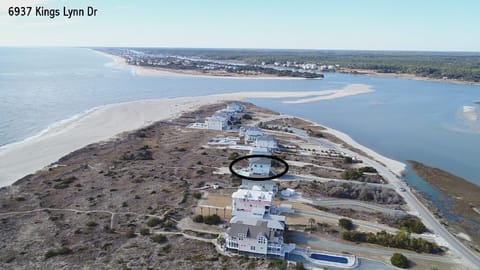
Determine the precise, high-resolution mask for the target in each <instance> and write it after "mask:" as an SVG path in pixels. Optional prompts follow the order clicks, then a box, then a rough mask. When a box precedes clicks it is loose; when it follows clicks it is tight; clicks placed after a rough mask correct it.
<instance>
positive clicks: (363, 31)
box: [0, 0, 480, 51]
mask: <svg viewBox="0 0 480 270" xmlns="http://www.w3.org/2000/svg"><path fill="white" fill-rule="evenodd" d="M22 1H23V2H26V3H29V4H28V5H33V6H39V5H41V6H44V7H46V8H63V6H67V7H70V8H80V7H81V8H84V7H86V6H89V5H90V6H94V7H95V8H97V9H98V10H99V11H98V15H97V17H77V18H74V19H66V18H64V17H58V18H55V19H50V18H48V17H32V16H31V17H28V18H27V17H10V16H8V14H7V13H6V10H7V8H8V6H10V5H11V4H12V3H17V4H16V5H19V4H18V3H21V2H22ZM479 11H480V1H475V0H471V1H467V0H463V1H462V0H457V1H430V0H423V1H410V0H405V1H393V0H391V1H387V0H383V1H380V0H362V1H360V0H330V1H320V0H316V1H315V0H295V1H293V0H292V1H281V0H277V1H273V0H256V1H253V0H243V1H227V0H203V1H201V0H175V1H173V0H172V1H162V0H159V1H158V0H157V1H155V0H143V1H142V0H138V1H131V0H2V2H1V4H0V46H146V47H148V46H151V47H208V48H293V49H358V50H434V51H480V29H479V28H478V27H479V26H480V16H479V15H478V14H479Z"/></svg>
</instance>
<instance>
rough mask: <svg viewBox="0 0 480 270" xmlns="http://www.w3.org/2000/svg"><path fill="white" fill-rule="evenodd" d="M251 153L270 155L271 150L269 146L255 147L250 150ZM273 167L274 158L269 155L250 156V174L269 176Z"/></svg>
mask: <svg viewBox="0 0 480 270" xmlns="http://www.w3.org/2000/svg"><path fill="white" fill-rule="evenodd" d="M250 155H266V156H270V155H271V154H270V151H268V149H267V148H260V147H255V148H252V149H251V150H250ZM271 167H272V159H271V158H268V157H257V158H250V159H249V164H248V171H249V173H250V176H255V175H258V176H268V175H270V170H271Z"/></svg>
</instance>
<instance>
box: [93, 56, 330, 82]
mask: <svg viewBox="0 0 480 270" xmlns="http://www.w3.org/2000/svg"><path fill="white" fill-rule="evenodd" d="M90 50H92V51H93V52H95V53H98V54H100V55H103V56H105V57H109V58H110V59H112V60H113V63H114V64H115V65H117V66H119V67H121V68H126V69H129V70H130V72H131V73H132V74H133V75H135V76H147V77H148V76H151V77H193V78H216V79H218V78H221V79H239V80H241V79H249V80H252V79H253V80H255V79H257V80H304V79H310V80H318V79H320V80H321V79H322V78H301V77H286V76H272V75H267V74H258V75H242V74H229V73H225V74H222V73H219V74H212V73H203V72H200V71H196V70H191V71H186V70H174V69H168V68H159V67H147V66H134V65H129V64H127V62H126V60H125V58H123V57H121V56H118V55H113V54H109V53H106V52H101V51H97V50H94V49H90Z"/></svg>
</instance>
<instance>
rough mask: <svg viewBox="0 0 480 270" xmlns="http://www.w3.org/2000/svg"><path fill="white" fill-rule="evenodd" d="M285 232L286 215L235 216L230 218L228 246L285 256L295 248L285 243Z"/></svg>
mask: <svg viewBox="0 0 480 270" xmlns="http://www.w3.org/2000/svg"><path fill="white" fill-rule="evenodd" d="M284 232H285V217H284V216H277V215H266V216H264V217H262V218H255V217H250V216H246V215H241V216H235V217H233V218H232V219H231V220H230V228H228V230H227V239H226V247H227V249H230V250H237V251H243V252H249V253H255V254H262V255H265V256H267V255H275V256H280V257H284V256H285V252H289V251H291V250H292V249H293V248H291V247H290V246H289V245H284V244H283V236H284Z"/></svg>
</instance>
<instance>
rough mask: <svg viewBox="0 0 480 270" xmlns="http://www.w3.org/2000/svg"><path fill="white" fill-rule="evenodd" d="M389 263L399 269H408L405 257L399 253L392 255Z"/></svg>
mask: <svg viewBox="0 0 480 270" xmlns="http://www.w3.org/2000/svg"><path fill="white" fill-rule="evenodd" d="M390 262H391V263H392V265H394V266H396V267H400V268H408V267H409V262H408V259H407V257H405V256H404V255H403V254H401V253H394V254H393V255H392V257H391V258H390Z"/></svg>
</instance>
